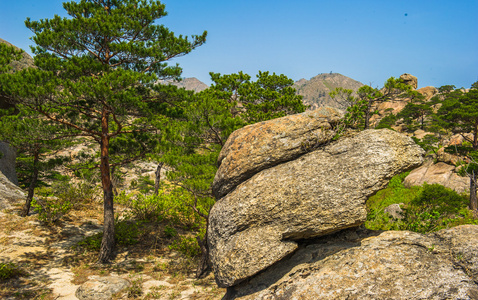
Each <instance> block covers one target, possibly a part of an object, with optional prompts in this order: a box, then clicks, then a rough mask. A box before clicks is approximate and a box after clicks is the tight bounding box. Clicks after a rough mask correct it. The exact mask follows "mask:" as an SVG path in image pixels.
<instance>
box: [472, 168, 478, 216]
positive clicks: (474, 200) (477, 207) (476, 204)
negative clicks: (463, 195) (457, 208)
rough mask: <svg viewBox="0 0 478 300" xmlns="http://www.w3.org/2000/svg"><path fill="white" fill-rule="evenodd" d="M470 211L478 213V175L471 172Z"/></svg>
mask: <svg viewBox="0 0 478 300" xmlns="http://www.w3.org/2000/svg"><path fill="white" fill-rule="evenodd" d="M470 209H471V210H474V211H478V200H477V197H476V174H475V171H471V174H470Z"/></svg>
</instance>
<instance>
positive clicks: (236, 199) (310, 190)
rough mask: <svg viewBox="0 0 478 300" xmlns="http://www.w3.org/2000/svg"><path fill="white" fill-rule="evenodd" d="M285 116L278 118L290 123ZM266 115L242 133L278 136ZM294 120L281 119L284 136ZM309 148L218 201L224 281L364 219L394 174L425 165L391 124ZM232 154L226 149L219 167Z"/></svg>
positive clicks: (215, 247) (218, 260) (246, 155)
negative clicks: (369, 201) (368, 204)
mask: <svg viewBox="0 0 478 300" xmlns="http://www.w3.org/2000/svg"><path fill="white" fill-rule="evenodd" d="M287 118H288V117H284V118H282V119H281V121H280V122H285V123H287V122H288V121H289V120H288V119H287ZM290 118H296V116H290ZM272 122H276V123H277V122H278V121H277V120H273V121H272ZM264 123H267V122H264ZM264 123H259V124H256V125H251V126H250V127H249V128H247V131H244V133H246V134H249V133H250V132H256V133H257V136H256V139H257V140H261V143H262V144H263V145H268V144H270V143H274V140H273V139H274V136H275V135H272V134H269V133H270V132H271V131H265V134H264V135H262V136H261V135H259V134H258V132H261V131H259V128H262V127H264V126H265V125H264ZM254 126H257V128H256V130H254V128H253V127H254ZM277 126H280V124H279V125H277ZM288 128H289V127H288V126H284V127H283V130H284V132H283V135H284V136H287V135H289V134H291V133H290V132H288ZM290 128H291V130H292V128H293V127H290ZM324 130H326V129H324ZM237 135H239V134H236V136H235V138H234V140H232V141H230V142H228V143H227V144H226V145H225V147H224V148H225V149H224V150H223V151H224V152H225V153H227V152H228V151H229V150H228V149H233V148H237V149H240V148H241V147H239V146H238V145H235V143H236V142H235V141H238V143H239V141H241V138H240V137H238V136H237ZM233 136H234V135H233ZM243 138H244V139H246V138H247V137H243ZM262 148H264V147H262ZM306 149H308V151H305V152H304V153H302V154H301V155H298V156H297V157H296V158H294V159H291V160H287V161H285V162H282V161H280V159H279V162H280V163H275V162H273V163H270V167H267V168H260V169H258V170H257V171H256V173H255V174H254V175H253V176H250V174H249V175H248V176H247V177H249V178H248V179H246V180H245V181H243V182H241V183H238V185H237V186H232V187H228V188H227V189H226V191H230V192H228V193H227V194H225V196H223V197H221V198H220V199H219V200H218V201H217V203H216V204H215V205H214V207H213V208H212V210H211V212H210V220H209V227H208V242H209V248H210V258H211V262H212V265H213V269H214V273H215V276H216V281H217V283H218V285H219V286H221V287H230V286H234V285H236V284H238V283H240V282H241V281H244V280H245V279H247V278H250V277H251V276H254V275H255V274H257V273H259V272H261V271H263V270H265V269H267V268H268V267H270V266H272V265H274V264H275V263H277V262H278V261H281V260H282V259H284V258H285V257H287V256H289V255H290V254H291V253H293V252H294V251H296V250H297V249H298V247H299V243H300V241H301V240H303V239H310V238H315V237H319V236H323V235H327V234H330V233H333V232H336V231H339V230H343V229H346V228H350V227H358V226H359V225H361V224H362V223H364V222H365V220H366V216H367V213H366V207H365V202H366V200H367V198H368V197H370V196H371V195H373V194H374V193H375V192H377V191H378V190H380V189H382V188H384V187H385V186H386V184H387V183H388V180H389V179H390V178H391V177H392V176H394V175H396V174H398V173H401V172H403V171H405V170H407V169H411V168H413V167H416V166H419V165H420V164H421V163H422V161H423V158H422V156H423V154H424V151H423V150H422V149H421V148H420V147H419V146H417V145H416V144H415V143H414V142H413V141H412V140H411V139H410V138H408V137H406V136H404V135H401V134H399V133H397V132H394V131H391V130H387V129H384V130H366V131H363V132H360V133H358V134H356V135H354V136H351V137H347V138H342V139H339V140H338V141H334V142H332V141H331V140H329V142H327V143H324V144H323V145H321V146H318V147H311V148H306ZM273 150H275V151H274V155H270V156H267V155H263V156H261V157H262V160H264V161H270V160H274V159H275V158H277V157H281V154H280V153H281V149H280V148H275V149H273ZM262 151H263V149H261V147H251V149H249V150H248V151H242V152H234V151H231V153H235V154H234V155H235V156H234V160H235V161H241V160H244V161H247V160H252V161H253V160H254V158H256V157H258V156H256V154H257V153H258V152H262ZM227 159H228V158H227V154H226V155H225V158H223V162H222V163H221V166H220V168H219V169H221V168H222V164H223V163H224V161H227ZM258 164H259V163H258V162H255V163H254V165H258ZM248 170H249V169H245V170H244V171H243V172H249V171H248ZM218 172H220V171H218ZM239 176H240V175H239ZM223 184H224V185H227V184H228V183H227V180H226V181H224V183H223ZM215 188H216V189H221V185H220V184H216V185H215Z"/></svg>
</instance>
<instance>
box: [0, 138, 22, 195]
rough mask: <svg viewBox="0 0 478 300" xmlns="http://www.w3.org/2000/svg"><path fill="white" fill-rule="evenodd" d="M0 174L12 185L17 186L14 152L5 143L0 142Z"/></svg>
mask: <svg viewBox="0 0 478 300" xmlns="http://www.w3.org/2000/svg"><path fill="white" fill-rule="evenodd" d="M0 152H1V153H0V172H1V173H3V175H5V177H7V178H8V180H10V181H11V182H12V183H13V184H16V185H18V178H17V172H16V171H15V159H16V157H17V155H16V152H15V150H14V149H12V147H10V146H9V145H8V144H7V143H4V142H0Z"/></svg>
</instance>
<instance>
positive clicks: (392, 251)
mask: <svg viewBox="0 0 478 300" xmlns="http://www.w3.org/2000/svg"><path fill="white" fill-rule="evenodd" d="M377 234H378V232H371V231H362V230H358V231H356V230H346V231H343V232H340V233H338V234H335V235H332V236H327V237H323V238H319V239H316V240H313V241H309V242H308V243H306V244H303V245H301V247H300V248H299V250H298V251H296V252H295V253H294V254H293V255H292V256H291V257H290V258H288V259H287V260H284V261H282V262H281V263H280V264H276V265H274V266H272V267H271V268H269V269H267V270H266V271H264V272H262V273H261V274H259V275H257V276H255V277H254V278H252V279H250V280H248V281H246V282H243V283H241V284H239V285H237V286H235V287H232V288H229V289H228V293H227V295H226V296H225V298H224V299H241V300H246V299H247V300H249V299H271V300H272V299H303V300H308V299H314V300H315V299H478V286H477V283H476V282H478V280H477V275H478V258H477V256H476V252H477V251H478V238H477V237H478V226H472V225H466V226H460V227H455V228H452V229H447V230H441V231H439V232H437V233H434V234H429V235H421V234H418V233H413V232H408V231H386V232H383V233H380V234H378V235H377Z"/></svg>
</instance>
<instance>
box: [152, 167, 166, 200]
mask: <svg viewBox="0 0 478 300" xmlns="http://www.w3.org/2000/svg"><path fill="white" fill-rule="evenodd" d="M163 164H164V163H163V162H160V163H159V164H158V167H157V168H156V172H155V173H154V174H155V175H156V178H155V180H154V194H155V195H158V194H159V183H160V182H161V168H162V167H163Z"/></svg>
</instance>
